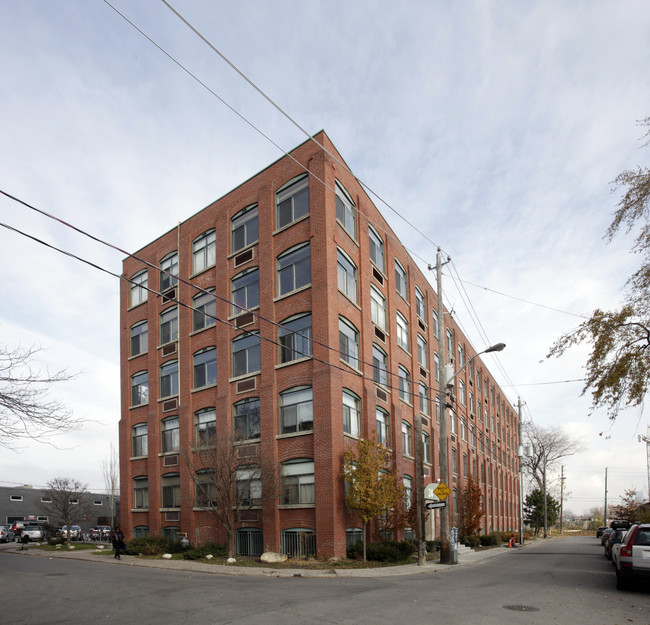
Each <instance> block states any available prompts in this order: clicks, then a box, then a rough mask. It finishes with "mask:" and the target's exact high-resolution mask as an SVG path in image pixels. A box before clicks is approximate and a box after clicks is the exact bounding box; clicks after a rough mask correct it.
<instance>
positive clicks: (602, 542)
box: [600, 527, 614, 547]
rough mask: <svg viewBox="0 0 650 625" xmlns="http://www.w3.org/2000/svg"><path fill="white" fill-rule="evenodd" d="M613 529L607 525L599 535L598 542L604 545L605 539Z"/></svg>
mask: <svg viewBox="0 0 650 625" xmlns="http://www.w3.org/2000/svg"><path fill="white" fill-rule="evenodd" d="M613 531H614V530H613V529H612V528H611V527H608V528H607V529H606V530H605V531H604V532H603V533H602V535H601V537H600V544H601V545H603V547H604V546H605V541H606V540H607V539H608V538H609V535H610V534H611V533H612V532H613Z"/></svg>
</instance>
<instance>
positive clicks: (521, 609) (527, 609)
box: [503, 605, 539, 612]
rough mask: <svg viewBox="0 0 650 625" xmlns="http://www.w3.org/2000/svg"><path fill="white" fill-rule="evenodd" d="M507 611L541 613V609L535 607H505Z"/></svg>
mask: <svg viewBox="0 0 650 625" xmlns="http://www.w3.org/2000/svg"><path fill="white" fill-rule="evenodd" d="M503 607H504V608H505V609H506V610H514V611H515V612H539V608H536V607H535V606H534V605H504V606H503Z"/></svg>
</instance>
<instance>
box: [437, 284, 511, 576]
mask: <svg viewBox="0 0 650 625" xmlns="http://www.w3.org/2000/svg"><path fill="white" fill-rule="evenodd" d="M440 288H441V286H440V284H438V291H440ZM439 314H440V313H439ZM443 328H444V324H443ZM441 344H442V348H441V350H440V351H441V354H442V356H443V357H444V336H443V337H441ZM505 347H506V344H505V343H496V344H495V345H490V347H488V348H487V349H484V350H483V351H482V352H479V353H478V354H476V355H475V356H472V357H471V358H468V359H467V361H466V362H465V364H463V366H462V367H461V368H460V369H459V370H458V371H456V372H455V373H453V365H451V364H448V365H445V367H444V368H443V371H442V375H441V376H440V454H439V458H440V481H441V482H443V483H444V484H447V485H448V483H449V461H448V458H449V455H448V453H447V452H448V440H447V438H448V428H447V410H446V408H447V402H446V401H445V395H446V393H447V389H448V388H450V387H452V386H453V385H454V379H455V378H456V376H457V375H458V374H459V373H460V372H461V371H462V370H463V369H465V367H467V366H468V365H469V363H470V362H472V361H473V360H474V359H475V358H478V357H479V356H480V355H481V354H489V353H491V352H500V351H503V350H504V349H505ZM451 399H452V401H453V396H452V397H451ZM449 407H450V408H451V404H450V405H449ZM440 563H441V564H452V558H451V549H450V545H449V507H446V508H443V509H442V510H441V515H440Z"/></svg>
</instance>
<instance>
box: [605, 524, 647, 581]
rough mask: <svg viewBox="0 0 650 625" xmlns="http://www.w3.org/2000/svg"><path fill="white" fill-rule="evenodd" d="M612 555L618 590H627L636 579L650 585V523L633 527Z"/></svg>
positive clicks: (616, 546)
mask: <svg viewBox="0 0 650 625" xmlns="http://www.w3.org/2000/svg"><path fill="white" fill-rule="evenodd" d="M612 553H613V559H614V564H615V566H616V588H617V589H618V590H625V589H626V588H627V587H628V585H629V583H630V582H631V581H632V580H636V579H645V581H646V583H647V584H649V585H650V523H641V524H638V523H637V524H635V525H633V526H632V527H631V528H630V529H629V530H627V532H626V533H625V536H623V540H622V541H621V542H620V544H618V545H615V547H614V549H613V552H612ZM649 587H650V586H649Z"/></svg>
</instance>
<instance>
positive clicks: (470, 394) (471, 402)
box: [469, 391, 475, 414]
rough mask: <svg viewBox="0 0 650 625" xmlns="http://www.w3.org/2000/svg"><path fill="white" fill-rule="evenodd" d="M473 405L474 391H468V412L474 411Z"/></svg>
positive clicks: (472, 412)
mask: <svg viewBox="0 0 650 625" xmlns="http://www.w3.org/2000/svg"><path fill="white" fill-rule="evenodd" d="M474 406H475V402H474V391H470V392H469V412H470V414H474V413H475V410H474Z"/></svg>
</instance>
